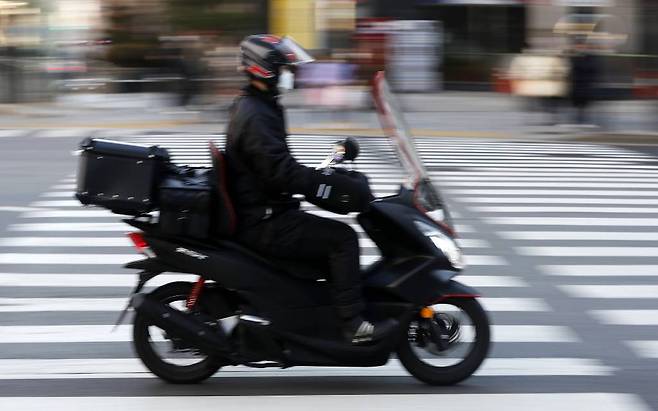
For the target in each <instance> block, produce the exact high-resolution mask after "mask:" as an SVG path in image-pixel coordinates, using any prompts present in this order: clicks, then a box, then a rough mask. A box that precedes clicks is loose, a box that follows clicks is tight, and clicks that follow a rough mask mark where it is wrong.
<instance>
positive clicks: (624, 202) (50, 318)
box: [0, 133, 658, 410]
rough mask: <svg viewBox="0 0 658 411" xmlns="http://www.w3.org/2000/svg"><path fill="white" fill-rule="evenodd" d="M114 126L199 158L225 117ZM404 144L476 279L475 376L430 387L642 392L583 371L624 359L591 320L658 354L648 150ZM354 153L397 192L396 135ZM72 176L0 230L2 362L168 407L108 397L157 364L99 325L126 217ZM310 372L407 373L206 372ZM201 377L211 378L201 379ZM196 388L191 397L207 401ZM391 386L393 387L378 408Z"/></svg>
mask: <svg viewBox="0 0 658 411" xmlns="http://www.w3.org/2000/svg"><path fill="white" fill-rule="evenodd" d="M55 136H56V135H55V134H53V137H55ZM123 139H124V140H125V141H131V142H135V143H141V144H160V145H163V146H165V147H167V148H168V149H169V150H170V152H171V154H172V157H173V159H174V161H176V162H179V163H186V164H191V165H195V166H209V165H210V159H209V158H208V155H207V142H208V140H210V139H212V140H215V141H216V142H217V143H218V144H220V145H221V144H222V143H223V137H222V136H221V135H204V134H170V133H151V134H137V133H133V134H131V135H126V136H125V137H124V138H123ZM338 139H339V138H338V137H334V136H303V135H299V136H291V137H290V138H289V143H290V146H291V148H292V150H293V152H294V153H295V155H296V157H297V158H298V159H299V160H300V161H301V162H302V163H305V164H307V165H315V164H317V163H319V162H320V161H321V160H322V159H323V158H324V156H325V154H326V152H327V150H328V149H329V148H330V147H331V145H332V144H333V143H334V142H335V141H337V140H338ZM417 145H418V149H419V151H420V153H421V156H422V157H423V159H424V161H425V163H426V165H427V166H428V169H429V171H430V173H431V175H432V176H433V178H435V180H436V182H437V183H438V184H439V186H440V187H441V188H442V190H443V192H444V196H445V197H446V199H447V201H448V203H449V204H450V206H451V209H452V210H454V212H453V214H454V216H455V217H456V218H455V220H456V223H457V225H456V227H457V231H458V233H459V235H460V239H459V243H460V245H461V247H462V248H463V249H464V252H465V254H466V261H467V263H468V265H469V267H468V268H467V269H466V270H465V272H464V273H463V275H461V276H460V277H458V278H459V280H460V281H462V282H464V283H466V284H468V285H472V286H474V287H476V288H478V289H479V290H480V291H481V292H482V294H483V298H482V301H481V302H482V304H483V305H484V306H485V308H487V310H488V311H489V312H490V314H491V317H492V321H493V324H494V325H493V326H492V336H493V341H494V346H493V351H492V353H491V358H490V359H489V360H487V361H486V362H485V364H484V366H483V367H482V369H481V370H479V372H478V374H476V376H475V377H474V378H473V379H472V380H469V381H474V384H476V386H475V388H473V387H471V388H473V389H471V390H469V391H468V393H461V394H441V395H440V398H437V399H436V401H441V402H442V403H445V401H446V399H447V398H448V397H450V398H453V397H454V399H451V400H450V403H449V404H450V407H451V408H454V409H473V408H468V407H466V405H464V404H476V403H477V404H480V406H481V404H482V403H480V402H479V401H487V404H488V405H489V406H490V407H493V408H494V409H506V410H507V409H522V408H520V407H521V405H523V404H525V405H526V406H525V408H523V409H539V410H542V409H549V408H554V407H557V406H563V407H567V408H569V409H572V408H575V407H576V406H579V407H580V408H583V409H597V410H608V409H610V410H645V409H649V408H647V405H646V400H645V399H643V398H642V396H641V395H635V394H629V393H626V392H625V391H623V390H622V391H615V390H610V391H606V393H602V392H601V391H600V390H599V389H598V388H597V385H598V384H605V381H608V380H614V379H615V378H616V376H617V375H618V374H619V373H621V372H624V366H623V364H620V363H619V362H616V361H610V360H609V359H608V358H606V357H605V355H603V353H604V352H606V350H600V352H597V350H595V349H591V344H592V343H593V342H595V341H597V340H599V339H600V338H603V337H605V338H609V339H610V344H611V346H614V347H618V349H620V350H627V351H628V353H629V356H630V358H635V359H636V360H637V361H656V360H658V330H656V329H655V325H657V322H656V318H658V253H657V252H656V251H658V246H656V243H655V240H656V239H658V223H656V221H658V219H656V218H655V217H656V214H658V190H656V188H658V184H656V183H655V182H656V181H658V179H656V177H658V160H656V159H655V158H653V157H651V156H649V155H645V154H641V153H636V152H631V151H627V150H623V149H617V148H608V147H602V146H593V145H571V144H560V143H542V144H540V143H516V142H515V143H511V142H489V141H478V140H474V141H469V142H465V141H463V140H449V139H447V140H443V139H442V140H435V139H419V140H418V143H417ZM354 167H355V169H357V170H359V171H362V172H365V173H367V174H368V176H369V177H370V181H371V183H372V185H373V189H374V191H375V193H376V194H377V195H379V196H383V195H390V194H394V193H395V192H396V191H397V188H398V186H399V183H400V182H401V181H402V180H403V179H404V175H403V173H402V171H401V170H400V168H399V166H398V164H397V161H396V157H395V154H394V151H393V149H392V147H391V146H390V144H389V142H388V141H387V140H386V139H383V138H375V137H371V138H363V139H361V155H360V157H359V159H358V160H357V162H356V163H355V165H354ZM74 183H75V176H74V175H73V174H71V175H66V176H61V178H59V179H58V180H57V181H53V184H52V186H51V187H50V188H49V189H48V190H47V191H45V192H44V193H42V194H41V195H40V196H39V198H38V199H35V201H33V202H31V203H30V204H27V205H26V206H27V208H26V209H25V210H24V211H23V212H22V213H21V214H19V218H18V219H17V221H15V222H14V223H13V224H11V225H10V226H9V227H8V228H7V231H6V233H5V235H4V236H3V237H2V238H0V313H2V316H0V318H1V319H0V379H1V380H5V381H32V382H38V381H59V380H61V381H69V380H73V381H78V382H79V383H80V384H84V382H85V381H89V380H100V379H102V380H104V381H109V383H107V384H108V388H107V390H103V389H96V390H95V391H94V393H96V394H97V397H91V398H98V399H99V400H98V401H99V402H101V403H103V404H105V403H107V404H112V405H113V406H114V407H118V406H127V407H135V409H150V407H155V406H156V404H158V407H162V409H169V408H168V407H172V409H173V406H174V405H179V403H178V401H179V400H178V398H179V397H176V396H175V395H174V394H170V395H171V396H168V397H167V399H170V400H171V402H168V403H161V402H159V401H158V399H157V397H153V396H149V395H148V394H143V393H141V394H140V393H139V392H137V391H131V390H130V389H129V388H126V389H127V390H128V392H129V394H128V395H127V396H126V397H125V398H124V397H122V396H121V395H119V396H118V397H115V395H116V391H114V390H113V389H111V388H110V387H112V384H113V381H121V380H140V381H141V380H144V381H148V380H152V379H153V376H152V375H151V374H150V373H148V372H147V371H146V370H145V369H144V367H143V366H142V365H141V364H140V363H139V361H137V360H136V358H135V356H134V353H133V352H132V350H131V347H130V345H129V341H130V327H129V326H127V325H126V326H121V327H119V328H118V329H117V330H115V331H114V332H111V329H112V325H113V323H114V320H115V319H116V316H117V315H118V312H119V311H120V310H121V309H122V308H123V305H124V304H125V296H126V295H127V293H128V291H129V289H130V287H131V286H132V285H133V284H134V276H133V275H132V273H130V272H123V271H122V270H121V268H120V266H121V264H124V263H126V262H128V261H132V260H134V259H135V258H136V255H135V254H134V252H133V251H132V249H131V247H130V244H129V242H128V241H127V240H126V239H125V238H124V236H123V234H124V233H125V232H126V231H128V230H129V227H128V226H126V225H125V224H123V223H121V222H120V221H119V217H118V216H116V215H113V214H111V213H108V212H106V211H104V210H100V209H94V208H82V207H80V205H79V203H78V202H77V201H75V200H74V199H72V194H73V191H74ZM304 207H305V209H307V210H308V211H309V212H311V213H316V214H318V215H321V216H325V217H331V218H336V219H338V220H340V221H343V222H346V223H348V224H350V225H352V226H353V227H354V228H355V230H356V231H357V232H358V233H359V236H360V245H361V250H362V263H363V264H370V263H372V262H374V261H376V260H377V259H378V258H379V254H378V253H377V249H376V247H375V245H374V243H373V242H372V241H370V240H369V239H368V238H367V237H366V236H365V233H363V230H362V229H361V228H360V227H359V226H358V225H356V222H355V219H354V217H353V216H351V215H350V216H336V215H333V214H330V213H327V212H325V211H322V210H319V209H317V208H315V207H313V206H311V205H308V204H305V205H304ZM179 279H183V280H193V279H194V277H193V276H187V275H177V274H164V275H161V276H159V277H156V278H155V279H153V280H152V281H151V282H150V283H149V285H150V286H158V285H162V284H165V283H168V282H171V281H174V280H179ZM638 301H639V303H638ZM569 310H572V311H569ZM582 325H585V327H584V328H585V329H584V330H583V329H581V328H580V326H582ZM651 326H653V328H651ZM654 364H655V365H658V362H655V363H654ZM324 376H326V377H344V378H350V379H351V380H350V381H352V383H354V381H368V380H369V379H370V378H389V379H390V378H393V379H399V380H400V381H406V382H404V384H408V383H409V382H408V381H407V377H406V376H407V374H406V373H405V372H404V371H403V370H402V368H401V367H400V365H399V363H397V361H395V360H392V361H391V362H390V363H389V364H388V365H387V366H385V367H381V368H376V369H358V368H335V369H334V368H329V369H324V368H323V369H316V368H299V369H295V368H293V369H290V370H272V369H268V370H253V369H245V368H243V367H229V368H227V369H226V370H222V371H220V373H218V374H217V379H220V380H221V379H231V378H243V377H253V378H259V377H261V378H264V377H267V378H268V381H270V380H271V379H272V378H274V379H278V378H281V379H284V380H289V379H294V378H295V377H304V378H312V379H313V378H320V377H324ZM501 377H504V378H506V379H511V380H509V381H511V382H510V384H511V386H508V387H506V388H505V389H502V390H501V393H500V394H490V392H492V391H491V389H489V388H487V387H488V386H491V385H495V386H497V387H500V384H501V383H500V382H499V381H500V380H498V378H501ZM354 379H356V380H354ZM528 379H531V380H532V379H535V380H536V381H537V384H546V388H542V389H540V390H534V391H531V392H527V390H526V389H521V388H519V389H518V391H515V389H514V388H513V386H515V384H516V385H518V386H519V387H522V386H523V385H524V384H526V383H527V381H528ZM263 381H265V380H263ZM319 381H321V380H318V384H322V383H321V382H319ZM396 381H397V380H396ZM136 384H137V385H135V386H136V387H142V386H141V385H139V383H136ZM364 384H365V383H364ZM357 386H358V383H357ZM65 387H66V386H65ZM551 387H553V388H551ZM389 388H390V387H389ZM363 389H364V390H365V391H368V390H370V389H372V387H370V386H369V385H364V388H363ZM374 391H377V390H374ZM66 392H67V389H66V388H64V389H63V394H62V392H56V393H53V394H52V395H53V397H49V396H48V395H47V393H46V394H42V395H46V398H47V399H48V400H52V401H53V402H51V404H54V405H53V406H54V407H55V409H59V408H64V407H69V408H70V405H71V404H74V405H75V406H74V407H73V408H74V409H77V408H81V407H82V404H84V403H85V401H88V400H89V398H87V399H82V398H80V397H78V396H77V395H73V394H71V398H64V397H68V395H67V394H66ZM70 392H71V393H77V392H78V391H77V390H76V389H71V390H70ZM178 392H181V391H178ZM321 392H322V393H324V394H326V395H314V396H313V397H315V398H312V399H308V398H306V397H305V396H304V395H298V394H296V393H295V392H294V388H292V387H290V388H288V389H287V390H286V391H285V392H284V394H285V395H288V396H289V397H285V398H284V397H279V396H276V395H275V396H268V395H267V394H262V397H263V398H267V401H268V402H264V404H270V405H272V406H273V407H274V408H272V409H278V408H276V405H273V404H285V407H286V408H288V409H308V407H309V405H310V404H311V403H312V404H314V405H313V406H314V407H315V408H318V409H325V408H323V407H325V405H320V406H319V407H318V406H316V404H320V402H319V401H320V400H322V401H326V404H336V405H335V407H336V406H339V404H341V403H342V401H343V397H342V396H341V395H339V394H342V393H343V392H345V388H344V387H343V388H340V387H339V388H337V391H335V392H331V391H329V392H327V391H321ZM493 392H495V391H493ZM539 392H541V393H539ZM203 394H204V395H209V394H210V395H212V391H211V390H209V391H204V392H203ZM350 394H358V395H350V397H353V398H352V400H354V401H355V403H356V402H359V401H361V399H362V397H363V404H364V405H363V407H359V409H375V408H376V407H375V405H376V403H378V402H380V401H382V399H383V398H385V397H387V396H386V395H374V393H373V394H368V395H366V394H363V393H356V392H352V391H350ZM1 395H8V394H6V393H4V394H3V391H2V389H1V388H0V408H2V409H4V408H5V407H4V406H3V404H9V402H8V401H10V398H2V397H1ZM62 395H63V397H62V398H59V399H56V398H54V397H60V396H62ZM142 395H144V396H143V397H142ZM157 395H163V394H162V393H159V394H157ZM164 395H169V394H164ZM253 395H256V397H259V398H260V395H258V394H252V396H250V397H243V398H242V399H245V400H248V401H253V403H254V404H256V403H259V401H260V399H259V398H255V397H253ZM321 397H322V398H321ZM390 397H391V398H389V399H388V401H389V402H388V403H387V404H388V407H389V408H385V407H384V409H402V408H399V407H404V408H410V407H411V405H410V404H416V403H417V404H418V407H415V406H413V408H418V409H430V406H431V409H436V408H435V407H436V403H434V405H432V401H433V400H432V398H431V397H434V394H428V393H417V394H414V395H409V396H405V395H402V394H397V395H390ZM407 397H408V398H407ZM112 398H113V399H112ZM201 398H203V397H201ZM207 398H216V399H217V402H216V403H214V404H215V406H217V407H219V406H220V405H221V404H223V403H226V405H227V406H229V407H231V406H234V403H231V402H230V401H229V400H227V399H225V397H207ZM222 398H224V399H222ZM286 398H288V399H287V400H286ZM368 398H370V399H371V400H372V402H370V403H368V402H367V401H366V399H368ZM191 399H192V402H190V403H185V404H186V406H190V404H193V403H194V402H195V401H201V402H203V400H201V399H199V397H192V398H191ZM261 399H262V398H261ZM11 401H13V402H12V403H11V404H24V408H27V409H36V408H37V407H40V408H43V404H44V401H41V400H39V399H35V398H32V397H31V396H30V395H29V394H26V395H24V396H19V397H11ZM263 401H264V400H263ZM316 401H317V403H316ZM426 401H427V402H426ZM201 402H199V404H200V405H199V406H204V405H201ZM355 403H354V404H355ZM90 404H92V402H90ZM231 404H233V405H231ZM354 404H352V405H351V406H352V407H353V406H354ZM392 404H403V405H398V406H394V407H392V408H391V405H392ZM519 404H521V405H519ZM567 404H568V405H567ZM576 404H579V405H576ZM90 406H91V405H90ZM106 406H108V407H109V405H102V406H101V407H106ZM281 406H282V407H283V405H281ZM22 407H23V406H22ZM96 408H98V407H96ZM332 408H334V407H332ZM101 409H105V408H101ZM113 409H114V408H113ZM326 409H328V408H326ZM377 409H381V408H377Z"/></svg>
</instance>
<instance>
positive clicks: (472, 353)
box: [397, 298, 490, 385]
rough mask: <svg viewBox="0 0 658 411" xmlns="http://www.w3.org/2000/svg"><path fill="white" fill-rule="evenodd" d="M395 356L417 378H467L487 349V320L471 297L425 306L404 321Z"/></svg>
mask: <svg viewBox="0 0 658 411" xmlns="http://www.w3.org/2000/svg"><path fill="white" fill-rule="evenodd" d="M406 328H407V333H406V335H405V338H403V339H402V341H401V342H400V345H399V347H398V352H397V354H398V358H399V359H400V362H401V363H402V365H403V366H404V368H406V369H407V371H409V373H410V374H411V375H413V376H414V377H416V378H417V379H419V380H421V381H423V382H425V383H427V384H431V385H452V384H456V383H458V382H460V381H463V380H465V379H466V378H468V377H470V376H471V375H472V374H473V373H474V372H475V370H477V369H478V367H479V366H480V365H481V364H482V361H484V359H485V358H486V356H487V353H488V352H489V345H490V330H489V319H488V318H487V314H486V312H485V311H484V309H482V306H481V305H480V304H479V303H478V302H477V300H475V299H474V298H450V299H446V300H444V301H442V302H441V303H440V304H436V305H434V306H432V307H426V308H424V309H423V310H422V311H421V312H419V313H418V315H416V316H414V317H412V318H411V320H410V321H409V322H408V323H407V324H406Z"/></svg>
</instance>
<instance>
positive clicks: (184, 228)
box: [158, 166, 216, 239]
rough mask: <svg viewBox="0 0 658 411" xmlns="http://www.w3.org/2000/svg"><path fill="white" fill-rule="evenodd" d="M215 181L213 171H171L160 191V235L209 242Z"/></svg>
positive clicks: (186, 169) (193, 169)
mask: <svg viewBox="0 0 658 411" xmlns="http://www.w3.org/2000/svg"><path fill="white" fill-rule="evenodd" d="M214 180H215V177H214V172H213V170H212V169H210V168H193V167H186V166H173V167H170V168H169V173H168V174H167V176H166V178H165V179H164V180H163V181H162V183H161V184H160V188H159V207H160V217H159V219H158V225H159V228H160V231H161V232H162V233H163V234H167V235H171V236H183V237H191V238H197V239H204V238H208V237H209V236H210V235H211V234H212V230H213V224H212V223H213V222H212V219H213V217H214V215H213V214H214V213H213V211H214V208H215V203H216V201H215V195H214V194H215V193H214V187H213V183H214Z"/></svg>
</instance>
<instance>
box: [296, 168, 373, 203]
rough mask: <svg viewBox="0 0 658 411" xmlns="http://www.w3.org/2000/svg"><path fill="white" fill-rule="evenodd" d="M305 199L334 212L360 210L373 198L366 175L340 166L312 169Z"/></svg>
mask: <svg viewBox="0 0 658 411" xmlns="http://www.w3.org/2000/svg"><path fill="white" fill-rule="evenodd" d="M304 194H305V196H306V201H308V202H309V203H311V204H315V205H316V206H318V207H320V208H323V209H325V210H327V211H331V212H332V213H336V214H347V213H350V212H361V211H364V210H366V209H367V208H368V205H369V204H370V202H371V201H372V200H373V199H374V197H373V195H372V192H371V191H370V185H369V184H368V177H366V176H365V174H361V173H359V172H358V171H348V170H345V169H342V168H325V169H321V170H313V172H312V173H311V184H310V188H309V190H308V192H307V193H304Z"/></svg>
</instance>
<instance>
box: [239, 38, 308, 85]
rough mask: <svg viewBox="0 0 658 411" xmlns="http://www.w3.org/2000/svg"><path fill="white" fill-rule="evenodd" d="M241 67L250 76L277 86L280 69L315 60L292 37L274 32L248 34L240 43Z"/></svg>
mask: <svg viewBox="0 0 658 411" xmlns="http://www.w3.org/2000/svg"><path fill="white" fill-rule="evenodd" d="M240 60H241V61H240V63H241V68H242V70H244V72H245V73H246V74H247V76H249V78H252V79H255V80H260V81H263V82H264V83H266V84H267V85H268V86H270V87H272V86H276V84H277V82H278V80H279V69H280V68H281V67H283V66H296V65H300V64H306V63H310V62H312V61H314V59H313V57H311V55H310V54H308V53H307V52H306V50H304V48H303V47H302V46H300V45H299V44H297V42H295V40H293V39H292V38H290V37H288V36H285V37H279V36H275V35H272V34H256V35H253V36H247V37H245V39H244V40H242V43H240Z"/></svg>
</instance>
